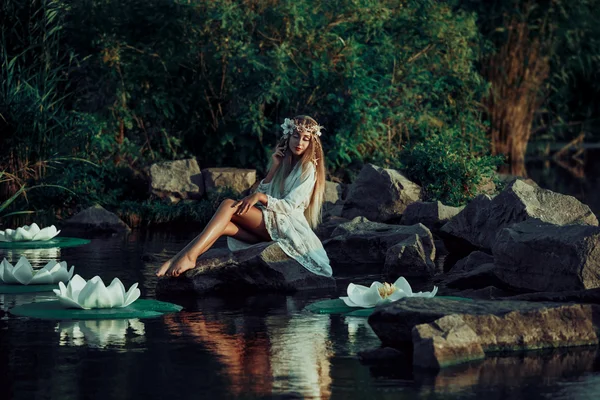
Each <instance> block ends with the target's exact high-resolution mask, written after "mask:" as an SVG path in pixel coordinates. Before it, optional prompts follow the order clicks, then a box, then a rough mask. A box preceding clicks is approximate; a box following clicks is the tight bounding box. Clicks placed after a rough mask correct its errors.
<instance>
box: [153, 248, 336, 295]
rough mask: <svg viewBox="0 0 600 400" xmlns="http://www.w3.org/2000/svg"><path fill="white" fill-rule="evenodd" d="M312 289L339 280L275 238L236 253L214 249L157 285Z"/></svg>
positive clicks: (161, 289) (238, 290) (203, 291)
mask: <svg viewBox="0 0 600 400" xmlns="http://www.w3.org/2000/svg"><path fill="white" fill-rule="evenodd" d="M312 289H335V280H334V279H333V278H332V277H325V276H320V275H315V274H313V273H312V272H309V271H308V270H307V269H306V268H304V267H303V266H302V265H300V264H299V263H298V262H297V261H295V260H294V259H292V258H291V257H289V256H287V255H286V254H285V253H284V252H283V250H281V247H279V245H278V244H277V243H275V242H269V243H261V244H257V245H255V246H252V247H250V248H248V249H246V250H242V251H238V252H235V253H232V252H230V251H229V250H228V249H215V250H210V251H208V252H206V253H205V254H203V255H202V256H201V257H199V258H198V262H197V263H196V268H194V269H192V270H189V271H187V272H185V273H184V274H183V275H182V276H180V277H178V278H168V277H166V278H161V279H159V280H158V283H157V285H156V292H157V294H160V295H163V294H164V295H172V294H180V293H193V294H197V295H208V294H223V293H224V294H226V295H228V296H231V295H237V294H245V293H256V292H293V291H297V290H312Z"/></svg>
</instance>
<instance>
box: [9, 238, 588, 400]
mask: <svg viewBox="0 0 600 400" xmlns="http://www.w3.org/2000/svg"><path fill="white" fill-rule="evenodd" d="M190 236H191V234H189V233H188V234H166V233H163V232H134V233H132V234H129V235H126V236H115V237H109V238H96V239H93V240H92V243H91V244H89V245H86V246H82V247H78V248H70V249H63V250H61V251H58V250H38V251H28V252H27V253H26V254H25V255H27V257H28V258H30V259H32V260H34V261H35V263H36V264H37V265H42V264H44V263H45V261H46V260H47V259H52V258H59V259H63V260H66V261H68V263H69V265H75V267H76V272H77V273H79V274H81V275H82V276H83V277H85V278H91V277H92V276H94V275H100V276H101V277H102V278H103V279H104V280H105V281H106V280H110V279H112V278H113V277H115V276H118V277H119V278H121V279H122V280H123V282H124V284H125V286H126V287H129V285H131V284H132V283H134V282H139V283H140V287H141V290H142V297H145V298H153V297H154V286H155V283H156V278H155V277H154V276H153V272H154V270H155V268H156V267H157V265H155V264H152V263H145V262H143V261H141V255H142V254H144V253H146V252H152V253H158V252H160V251H162V250H163V249H167V251H174V250H178V249H179V248H180V247H181V246H182V245H183V244H184V243H185V241H187V240H188V239H189V238H190ZM0 252H1V253H0V257H8V258H9V259H10V260H11V261H13V262H14V260H15V257H17V256H18V255H20V254H23V252H19V253H18V254H17V253H13V252H8V251H6V250H0ZM363 278H364V279H365V280H369V279H371V278H372V277H363ZM346 285H347V280H345V279H343V278H342V279H340V282H339V286H340V287H341V288H342V289H343V288H345V287H346ZM324 297H327V296H326V295H323V294H320V295H318V294H297V295H293V296H284V295H262V296H255V297H250V298H245V299H239V298H236V297H235V293H231V296H230V297H222V298H204V299H181V300H180V304H181V305H183V306H184V307H185V309H184V311H182V312H180V313H177V314H172V315H167V316H164V317H162V318H158V319H144V320H111V321H94V322H89V321H87V322H86V321H76V322H52V321H41V320H34V319H28V318H20V317H14V316H12V315H10V314H9V313H7V310H8V309H9V308H10V307H13V306H15V305H18V304H24V303H29V302H32V301H44V300H49V299H52V294H47V293H46V294H36V295H31V294H24V295H2V294H0V367H1V373H0V399H61V400H70V399H88V398H89V399H92V398H99V399H134V398H141V399H151V398H157V399H158V398H160V399H163V398H177V399H270V398H279V399H283V398H285V399H292V398H294V399H295V398H306V399H330V398H331V399H367V398H369V399H412V398H427V399H482V398H485V399H486V400H494V399H498V400H500V399H502V400H504V399H519V398H527V399H529V400H531V399H598V398H600V355H599V354H600V353H599V351H598V349H596V348H589V347H588V348H577V349H569V350H567V351H554V352H533V353H527V354H519V355H513V356H511V357H491V358H488V359H486V360H485V361H482V362H477V363H474V364H469V365H464V366H460V367H457V368H452V369H447V370H443V371H442V372H440V373H438V374H431V373H425V372H421V371H413V370H412V368H411V367H410V365H407V363H397V364H394V365H388V366H379V367H369V366H366V365H362V364H361V363H360V361H359V360H358V357H357V353H358V352H359V351H361V350H365V349H373V348H376V347H378V346H379V340H378V339H377V337H376V336H375V335H374V333H373V332H372V330H371V329H370V328H369V327H368V325H367V324H366V320H365V319H361V318H348V317H341V316H329V315H315V314H311V313H308V312H305V311H303V308H304V306H305V305H306V304H308V303H309V302H312V301H315V300H318V299H321V298H324Z"/></svg>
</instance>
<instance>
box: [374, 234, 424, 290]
mask: <svg viewBox="0 0 600 400" xmlns="http://www.w3.org/2000/svg"><path fill="white" fill-rule="evenodd" d="M383 274H384V275H385V277H386V279H388V280H390V281H395V280H396V279H398V278H399V277H400V276H404V277H407V278H408V277H421V278H426V277H431V276H433V275H434V274H435V264H434V263H433V260H432V259H431V256H430V255H429V254H427V253H426V252H425V249H424V248H423V243H422V242H421V238H420V237H419V235H417V234H414V235H411V236H410V237H407V238H406V239H404V240H403V241H401V242H400V243H398V244H396V245H394V246H392V247H390V248H389V249H388V250H387V252H386V253H385V264H384V266H383Z"/></svg>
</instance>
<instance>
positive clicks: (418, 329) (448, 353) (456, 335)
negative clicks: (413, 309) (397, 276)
mask: <svg viewBox="0 0 600 400" xmlns="http://www.w3.org/2000/svg"><path fill="white" fill-rule="evenodd" d="M412 343H413V365H415V366H417V367H421V368H432V369H438V368H443V367H447V366H450V365H454V364H460V363H463V362H467V361H473V360H480V359H483V358H485V353H484V351H483V348H482V347H481V344H480V343H479V337H478V336H477V334H476V333H475V331H474V330H473V329H472V328H471V327H470V326H469V324H468V323H466V322H465V320H464V319H463V318H462V316H460V315H456V314H452V315H446V316H445V317H442V318H440V319H437V320H435V321H434V322H431V323H429V324H420V325H417V326H415V327H414V328H413V329H412Z"/></svg>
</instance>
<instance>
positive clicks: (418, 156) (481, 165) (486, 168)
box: [402, 130, 502, 206]
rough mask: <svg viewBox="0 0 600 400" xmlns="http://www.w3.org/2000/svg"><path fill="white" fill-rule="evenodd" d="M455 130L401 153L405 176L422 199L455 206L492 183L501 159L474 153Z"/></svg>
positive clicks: (424, 141) (443, 132) (428, 138)
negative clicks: (420, 190)
mask: <svg viewBox="0 0 600 400" xmlns="http://www.w3.org/2000/svg"><path fill="white" fill-rule="evenodd" d="M460 136H461V135H457V132H456V131H452V130H444V131H440V132H438V133H434V134H432V135H431V136H429V137H427V138H425V140H423V141H422V142H419V143H418V144H416V145H415V146H414V147H412V148H410V149H409V150H407V151H405V152H404V153H403V154H402V158H403V162H404V165H405V170H406V172H407V173H408V175H409V177H411V178H413V179H415V180H416V181H417V182H418V183H419V184H421V185H422V186H423V189H424V192H425V198H426V199H428V200H440V201H442V202H443V203H444V204H448V205H453V206H459V205H462V204H464V203H466V202H467V201H468V200H470V199H472V198H473V197H474V196H476V195H477V194H478V188H479V186H480V185H481V184H484V183H487V182H492V181H494V180H495V177H496V175H495V171H496V169H497V167H498V165H499V164H501V163H502V157H490V156H488V155H486V153H485V152H483V153H479V154H478V153H476V152H473V151H472V150H471V149H470V146H469V144H468V143H466V142H465V141H464V140H461V138H460Z"/></svg>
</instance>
